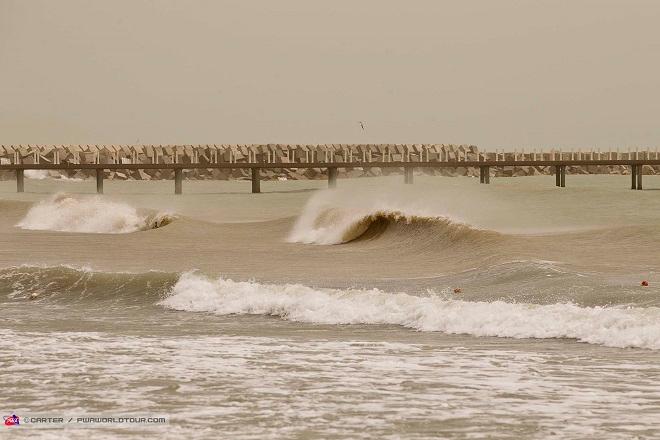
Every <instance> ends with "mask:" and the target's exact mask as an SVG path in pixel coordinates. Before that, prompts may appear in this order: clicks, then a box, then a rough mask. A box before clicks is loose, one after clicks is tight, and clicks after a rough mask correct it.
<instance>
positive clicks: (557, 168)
mask: <svg viewBox="0 0 660 440" xmlns="http://www.w3.org/2000/svg"><path fill="white" fill-rule="evenodd" d="M560 168H561V167H560V166H559V165H556V166H555V186H561V169H560Z"/></svg>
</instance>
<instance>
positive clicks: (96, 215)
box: [16, 194, 175, 234]
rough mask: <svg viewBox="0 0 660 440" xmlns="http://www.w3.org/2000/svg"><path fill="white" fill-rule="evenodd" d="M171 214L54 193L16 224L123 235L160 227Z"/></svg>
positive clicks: (48, 228)
mask: <svg viewBox="0 0 660 440" xmlns="http://www.w3.org/2000/svg"><path fill="white" fill-rule="evenodd" d="M174 218H175V216H174V215H173V214H171V213H155V214H148V213H141V212H139V211H138V210H137V209H136V208H134V207H132V206H130V205H127V204H125V203H120V202H112V201H109V200H105V199H103V198H101V197H99V196H93V197H80V198H77V197H72V196H69V195H67V194H56V195H54V196H52V197H50V198H48V199H46V200H43V201H41V202H38V203H37V204H35V205H34V206H32V207H31V208H30V210H29V211H28V212H27V214H26V215H25V217H24V218H23V219H22V220H21V221H20V222H18V223H17V224H16V226H18V227H20V228H22V229H32V230H45V231H61V232H84V233H96V234H126V233H129V232H136V231H144V230H148V229H155V228H160V227H163V226H165V225H167V224H169V223H171V222H172V221H173V220H174Z"/></svg>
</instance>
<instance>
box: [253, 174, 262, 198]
mask: <svg viewBox="0 0 660 440" xmlns="http://www.w3.org/2000/svg"><path fill="white" fill-rule="evenodd" d="M260 171H261V168H252V193H254V194H257V193H260V192H261V179H260V176H259V172H260Z"/></svg>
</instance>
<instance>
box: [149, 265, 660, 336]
mask: <svg viewBox="0 0 660 440" xmlns="http://www.w3.org/2000/svg"><path fill="white" fill-rule="evenodd" d="M160 304H161V305H163V306H165V307H168V308H171V309H175V310H184V311H193V312H210V313H215V314H219V315H231V314H259V315H271V316H277V317H280V318H282V319H286V320H289V321H299V322H307V323H315V324H389V325H400V326H403V327H408V328H411V329H415V330H420V331H440V332H445V333H453V334H469V335H474V336H499V337H510V338H570V339H576V340H578V341H581V342H587V343H592V344H602V345H606V346H610V347H639V348H647V349H660V337H658V335H660V308H657V307H648V308H636V307H579V306H577V305H575V304H570V303H563V304H547V305H539V304H526V303H508V302H503V301H493V302H469V301H462V300H456V299H452V298H451V295H450V294H449V293H441V294H433V293H429V294H428V295H426V296H414V295H409V294H405V293H397V294H391V293H386V292H383V291H381V290H378V289H371V290H361V289H348V290H339V289H314V288H311V287H306V286H303V285H299V284H286V285H273V284H260V283H255V282H234V281H231V280H227V279H222V278H218V279H215V280H213V279H209V278H206V277H204V276H201V275H197V274H195V273H186V274H183V275H182V276H181V277H180V278H179V280H178V281H177V283H176V284H175V285H174V287H173V288H172V290H171V292H170V294H169V296H168V297H167V298H165V299H164V300H162V301H161V303H160Z"/></svg>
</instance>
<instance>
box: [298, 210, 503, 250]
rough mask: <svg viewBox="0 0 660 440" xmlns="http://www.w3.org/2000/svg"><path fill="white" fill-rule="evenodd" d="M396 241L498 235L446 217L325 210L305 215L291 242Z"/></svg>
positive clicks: (396, 211)
mask: <svg viewBox="0 0 660 440" xmlns="http://www.w3.org/2000/svg"><path fill="white" fill-rule="evenodd" d="M387 232H389V233H394V234H395V235H397V236H398V237H397V238H399V239H400V238H412V237H414V236H417V235H419V236H420V237H421V238H422V239H424V238H426V239H429V238H438V237H440V238H442V239H443V240H444V241H448V242H457V241H461V240H465V239H470V238H484V237H485V236H496V235H499V234H497V233H496V232H493V231H485V230H481V229H477V228H474V227H472V226H470V225H467V224H464V223H460V222H456V221H454V220H452V219H450V218H447V217H443V216H427V215H420V214H406V213H404V212H402V211H398V210H381V209H377V210H374V211H371V212H364V211H359V210H346V209H340V208H325V209H322V210H320V211H319V212H318V214H316V215H312V216H310V215H309V214H307V215H303V216H302V217H301V218H300V219H299V221H298V222H297V223H296V225H295V226H294V229H293V231H292V232H291V234H290V236H289V241H292V242H298V243H308V244H342V243H349V242H353V241H358V240H367V239H375V238H378V237H381V236H382V235H383V234H385V233H387Z"/></svg>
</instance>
